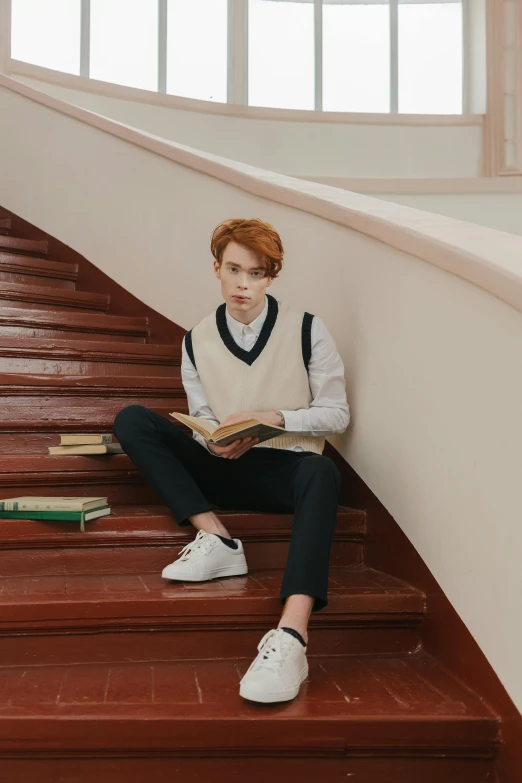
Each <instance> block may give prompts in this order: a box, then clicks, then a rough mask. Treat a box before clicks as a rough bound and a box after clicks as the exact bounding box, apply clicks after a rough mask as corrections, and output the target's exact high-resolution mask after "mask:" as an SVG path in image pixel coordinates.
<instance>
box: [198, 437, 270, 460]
mask: <svg viewBox="0 0 522 783" xmlns="http://www.w3.org/2000/svg"><path fill="white" fill-rule="evenodd" d="M256 443H259V438H241V439H240V440H235V441H234V442H233V443H229V444H228V446H218V445H217V444H216V443H208V444H207V445H208V447H209V449H210V451H212V452H213V453H214V454H217V455H218V456H219V457H224V458H225V459H237V458H238V457H241V455H242V454H244V453H245V451H248V450H249V449H251V448H252V446H255V445H256Z"/></svg>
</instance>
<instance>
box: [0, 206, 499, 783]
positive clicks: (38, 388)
mask: <svg viewBox="0 0 522 783" xmlns="http://www.w3.org/2000/svg"><path fill="white" fill-rule="evenodd" d="M20 225H21V224H20V223H18V224H16V225H13V221H12V220H11V218H9V217H8V216H7V217H2V215H0V396H1V401H0V498H5V497H9V496H12V495H22V494H26V493H27V494H30V493H35V494H40V493H45V494H56V495H69V494H80V495H81V494H85V495H97V494H104V495H105V494H108V495H109V500H110V503H111V504H112V505H113V507H114V513H113V515H112V516H110V517H108V518H106V519H101V520H98V521H95V522H92V523H89V526H88V530H87V532H86V533H84V534H81V533H80V532H78V531H77V530H76V529H71V528H70V527H68V526H67V525H65V524H63V523H38V522H31V521H16V522H15V521H8V520H0V547H1V549H2V568H1V572H0V573H1V577H0V770H1V773H0V779H1V780H5V781H6V783H21V781H24V783H25V781H27V780H32V781H35V782H36V783H40V782H41V783H65V781H67V782H68V783H72V782H73V781H74V783H87V782H89V783H90V781H100V783H105V781H107V782H108V781H111V783H118V781H126V783H142V782H143V781H144V780H146V779H147V778H148V779H150V780H160V779H163V776H165V778H166V779H169V780H170V781H202V782H204V783H207V781H208V782H209V783H220V782H221V781H229V780H234V781H235V780H240V779H243V778H248V780H249V782H250V783H259V782H260V781H263V783H265V781H266V780H267V779H270V780H273V781H286V780H287V779H289V778H294V779H295V780H299V781H300V783H316V781H319V780H321V779H324V780H325V781H328V783H337V782H338V781H346V780H350V779H353V780H354V781H357V783H376V782H377V781H383V783H384V782H386V783H399V782H400V783H414V782H415V783H418V782H419V781H421V780H422V781H423V783H441V781H444V782H445V783H455V782H456V781H459V783H466V781H469V782H471V781H473V783H481V782H482V781H484V782H486V781H487V783H494V781H497V780H498V777H497V774H496V771H495V769H496V768H495V755H496V751H497V743H498V733H499V722H498V719H497V716H496V714H495V713H494V712H493V711H492V710H491V709H490V708H489V707H488V706H487V704H485V703H484V701H483V700H482V699H481V698H480V696H479V695H477V694H476V693H474V692H472V691H471V690H469V689H468V688H467V687H466V685H464V683H463V682H462V681H461V680H459V679H458V678H457V677H456V676H454V675H452V673H451V672H450V671H448V670H447V669H446V668H445V667H444V666H442V665H441V664H439V663H438V662H437V660H435V659H434V658H433V657H432V656H430V655H429V654H427V653H426V652H425V650H424V649H423V644H422V633H423V618H424V616H425V614H426V611H427V607H426V598H425V595H424V593H423V592H422V591H421V590H419V589H417V588H416V587H415V586H413V585H410V584H407V583H405V582H404V581H402V580H400V579H399V578H397V577H396V576H391V575H389V574H386V573H382V572H380V571H377V570H375V569H374V568H370V567H369V566H368V565H366V563H367V557H366V556H367V544H366V533H367V514H366V512H365V511H363V510H358V509H353V508H347V507H340V508H339V514H338V525H337V531H336V537H335V543H334V546H333V550H332V559H331V564H332V569H331V578H330V604H329V606H328V608H327V610H325V611H323V612H321V613H318V614H316V615H314V616H313V619H312V624H311V632H310V645H309V660H310V678H309V681H308V682H307V683H306V684H305V685H304V686H303V688H302V690H301V693H300V695H299V697H298V698H297V699H296V700H295V701H294V702H292V703H289V704H286V705H282V706H277V705H276V706H273V705H271V706H270V705H269V706H264V705H255V704H250V703H248V702H245V701H243V700H242V699H241V698H240V697H239V694H238V687H239V679H240V677H241V676H242V674H243V673H244V672H245V670H246V669H247V668H248V666H249V665H250V662H251V660H252V659H253V658H254V657H255V654H256V646H257V643H258V642H259V640H260V638H261V636H262V635H263V634H264V633H265V632H266V631H267V630H268V629H270V628H271V627H273V626H274V625H275V623H276V620H277V618H278V613H279V610H280V603H279V597H278V596H279V584H280V581H281V576H282V569H283V568H284V564H285V559H286V554H287V551H288V545H289V539H290V532H291V516H290V515H286V514H269V513H252V512H246V511H241V510H226V509H225V510H220V513H221V514H222V517H223V520H224V522H225V524H226V525H227V527H228V528H229V530H230V531H231V532H232V534H233V535H234V536H237V537H240V538H241V539H242V540H243V542H244V545H245V550H246V554H247V560H248V562H249V568H250V572H249V575H248V577H239V578H230V579H226V580H221V581H217V582H211V583H203V584H178V583H167V582H165V581H164V580H162V579H161V576H160V572H161V569H162V567H163V566H164V565H165V564H167V563H168V562H170V561H172V559H174V555H175V553H176V551H177V549H178V548H179V547H181V546H183V545H184V544H185V543H187V541H189V540H190V539H191V538H192V537H193V531H191V529H187V528H179V527H178V526H177V525H176V523H175V521H174V520H173V519H172V517H171V515H170V514H169V512H168V510H167V509H166V508H165V507H164V506H162V505H161V501H160V499H159V498H157V497H156V496H155V495H154V493H153V492H152V490H151V489H150V488H149V487H147V486H146V485H145V484H144V482H143V480H142V479H141V477H140V475H139V474H138V472H137V470H136V469H135V468H134V466H133V464H132V462H131V461H130V460H129V459H128V457H127V456H125V455H117V456H110V457H80V456H78V457H68V458H67V457H61V456H59V457H51V456H48V454H47V446H49V445H51V444H56V443H57V440H58V439H57V434H58V433H61V432H78V431H106V430H108V429H110V428H111V425H112V421H113V419H114V416H115V414H116V413H117V412H118V411H119V410H120V409H121V408H123V407H125V406H126V405H129V404H132V403H140V404H143V405H147V406H148V407H151V408H154V409H155V410H157V411H159V412H160V413H161V414H163V415H164V416H167V415H168V411H169V410H173V409H177V410H180V409H181V410H183V409H185V410H186V399H185V396H184V392H183V387H182V384H181V378H180V368H179V364H180V344H179V341H177V342H176V343H175V344H168V343H165V342H164V343H161V344H160V343H158V344H152V343H151V342H150V329H149V323H148V320H147V318H146V317H137V316H133V315H123V314H121V313H114V312H113V311H112V304H111V297H110V296H109V295H108V294H107V293H106V292H104V291H103V290H102V291H101V292H93V291H82V290H77V288H76V286H77V281H78V272H79V269H78V264H77V263H68V262H65V261H63V260H56V258H49V255H50V253H49V247H48V241H47V240H46V239H39V238H38V237H33V238H28V237H27V236H26V233H28V232H24V231H19V232H18V233H19V234H20V235H19V236H18V235H14V234H15V229H16V228H20ZM184 406H185V407H184ZM428 608H429V607H428ZM167 776H168V777H167Z"/></svg>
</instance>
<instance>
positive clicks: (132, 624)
mask: <svg viewBox="0 0 522 783" xmlns="http://www.w3.org/2000/svg"><path fill="white" fill-rule="evenodd" d="M282 576H283V572H282V570H279V569H270V570H264V571H263V570H260V571H257V570H252V571H250V572H249V574H248V575H247V576H242V577H230V578H228V579H219V580H215V581H212V582H200V583H197V582H196V583H194V582H192V583H190V582H187V583H181V582H167V581H166V580H164V579H162V577H161V574H159V573H143V574H117V573H113V574H106V575H85V574H73V575H69V576H39V577H4V578H0V638H1V644H0V665H13V664H15V663H28V662H31V663H34V664H37V663H41V664H44V663H45V664H50V663H90V662H93V661H97V662H102V661H105V662H109V661H112V662H114V661H127V660H140V661H145V660H155V659H157V658H164V659H183V658H188V659H192V658H194V657H196V655H198V656H199V657H201V658H215V659H217V658H227V657H231V656H240V657H241V656H248V655H249V654H250V650H252V649H254V646H255V644H256V640H257V641H259V637H260V634H261V633H263V632H264V631H266V630H268V629H269V628H271V627H273V625H274V623H276V622H277V620H278V617H279V615H280V614H281V602H280V599H279V590H280V585H281V581H282ZM424 605H425V597H424V594H423V593H422V592H421V591H419V590H417V589H416V588H414V587H412V586H411V585H408V584H406V583H405V582H402V581H400V580H399V579H395V578H394V577H392V576H389V575H388V574H384V573H381V572H379V571H375V570H373V569H370V568H361V567H354V568H332V569H331V570H330V579H329V604H328V607H327V608H326V609H324V610H323V611H321V612H316V613H315V614H313V615H312V619H311V626H310V627H311V632H312V633H313V641H312V642H311V643H310V645H309V653H310V654H311V655H328V654H344V653H348V652H350V653H361V654H363V653H370V652H386V653H395V652H412V651H414V650H415V649H416V648H417V646H418V643H419V639H418V627H419V624H420V622H421V620H422V617H423V614H424ZM35 635H37V636H38V644H37V645H35V644H34V643H33V642H32V641H31V640H30V638H28V637H32V636H35ZM196 651H197V652H196Z"/></svg>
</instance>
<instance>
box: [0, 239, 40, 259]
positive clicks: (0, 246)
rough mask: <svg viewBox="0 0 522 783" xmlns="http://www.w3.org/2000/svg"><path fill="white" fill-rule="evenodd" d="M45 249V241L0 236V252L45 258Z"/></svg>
mask: <svg viewBox="0 0 522 783" xmlns="http://www.w3.org/2000/svg"><path fill="white" fill-rule="evenodd" d="M47 248H48V242H47V240H46V239H21V238H20V237H11V236H3V235H1V236H0V250H12V251H14V252H18V253H31V254H33V255H41V256H46V255H47Z"/></svg>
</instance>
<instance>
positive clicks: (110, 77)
mask: <svg viewBox="0 0 522 783" xmlns="http://www.w3.org/2000/svg"><path fill="white" fill-rule="evenodd" d="M90 76H91V77H92V78H93V79H102V80H103V81H106V82H114V83H115V84H125V85H127V86H129V87H141V88H142V89H145V90H157V88H158V3H157V2H153V0H91V64H90Z"/></svg>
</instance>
